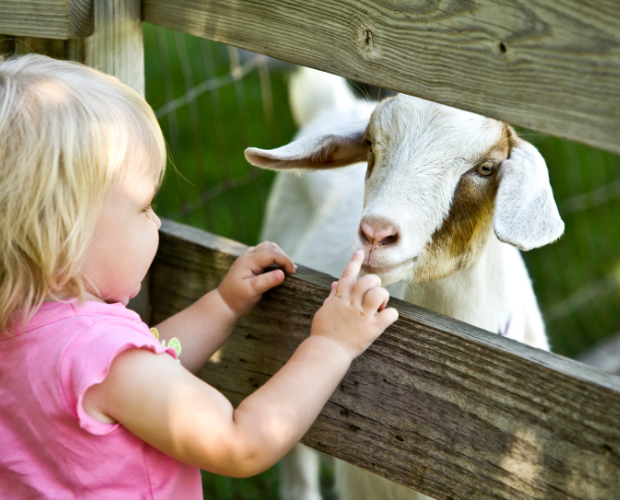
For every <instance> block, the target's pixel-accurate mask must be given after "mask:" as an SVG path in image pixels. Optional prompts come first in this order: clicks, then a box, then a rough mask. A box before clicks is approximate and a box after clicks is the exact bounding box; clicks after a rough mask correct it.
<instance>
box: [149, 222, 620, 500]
mask: <svg viewBox="0 0 620 500" xmlns="http://www.w3.org/2000/svg"><path fill="white" fill-rule="evenodd" d="M244 248H245V247H244V246H243V245H241V244H239V243H235V242H231V241H229V240H224V239H222V238H218V237H217V236H213V235H209V234H207V233H204V232H202V231H199V230H197V229H193V228H189V227H187V226H182V225H179V224H176V223H172V222H169V221H164V223H163V225H162V230H161V244H160V249H159V252H158V254H157V257H156V259H155V262H154V264H153V267H152V269H151V304H152V307H153V321H154V322H158V321H161V320H163V319H164V318H165V317H167V316H168V315H170V314H173V313H174V312H176V311H178V310H180V309H182V308H184V307H186V306H187V305H189V304H190V303H192V302H193V301H194V300H196V299H197V298H198V297H200V296H201V295H202V294H203V293H205V292H207V291H208V290H210V289H213V288H214V287H216V286H217V284H218V283H219V281H220V279H221V278H222V276H223V275H224V274H225V272H226V270H227V269H228V267H229V266H230V264H231V263H232V262H233V260H234V258H235V256H237V255H239V254H240V253H241V252H243V250H244ZM331 281H332V279H331V278H330V277H328V276H326V275H323V274H321V273H317V272H314V271H312V270H309V269H304V268H301V267H300V270H299V271H298V273H297V274H296V275H295V276H290V277H288V278H287V279H286V281H285V283H284V284H283V285H282V286H280V287H279V288H277V289H275V290H273V291H272V292H270V293H267V294H265V297H264V299H263V300H262V301H261V302H260V303H259V305H258V306H257V307H255V310H254V311H253V312H252V314H250V315H249V316H247V317H246V318H244V319H242V321H241V322H240V324H239V326H238V327H237V329H236V330H235V333H234V334H233V336H232V337H231V339H230V340H229V341H228V342H227V343H226V345H225V346H224V348H223V349H222V350H221V351H220V352H218V353H217V355H216V356H215V357H214V358H213V359H212V360H211V361H210V362H209V363H208V364H207V365H206V366H205V367H204V368H203V369H202V370H201V371H200V373H199V376H200V377H202V378H203V379H204V380H206V381H207V382H209V383H211V384H213V385H214V386H216V387H218V388H219V389H220V390H222V391H223V392H224V393H225V394H227V395H228V396H229V397H230V398H231V400H232V401H233V402H235V403H238V402H239V401H240V400H241V399H242V398H243V397H244V396H246V395H248V394H250V393H251V392H252V391H253V390H255V389H256V388H257V387H259V386H260V385H261V384H262V383H264V382H265V381H266V380H267V379H268V378H269V377H270V376H271V375H272V374H273V373H275V371H276V370H278V369H279V368H280V367H281V366H282V364H283V363H284V362H285V361H286V360H287V359H288V358H289V356H290V355H291V353H292V352H293V350H294V349H295V347H296V346H297V345H298V344H299V342H300V341H301V340H302V339H303V338H305V336H306V335H308V332H309V330H310V323H311V319H312V316H313V314H314V312H315V311H316V310H317V309H318V307H319V306H320V305H321V304H322V301H323V300H324V298H325V297H326V296H327V294H328V291H329V286H330V283H331ZM392 305H394V306H395V307H397V308H398V309H399V311H400V313H401V318H400V320H399V321H398V322H397V323H396V324H395V325H394V326H393V327H392V328H390V329H388V331H386V333H385V334H384V335H383V336H382V337H381V338H380V339H379V340H378V341H377V342H375V343H374V344H373V346H371V348H370V349H369V350H368V351H367V352H366V353H365V354H364V355H363V356H362V357H361V358H360V359H358V360H356V362H355V363H354V364H353V366H352V367H351V370H350V371H349V373H348V375H347V377H346V378H345V379H344V380H343V382H342V384H341V385H340V387H339V389H338V390H337V391H336V392H335V393H334V395H333V396H332V398H331V400H330V402H329V403H328V404H327V406H326V407H325V409H324V410H323V412H322V414H321V416H320V417H319V419H318V420H317V422H316V423H315V424H314V426H313V427H312V429H311V430H310V431H309V432H308V434H307V435H306V436H305V437H304V440H303V441H304V442H305V443H306V444H309V445H310V446H313V447H314V448H317V449H319V450H321V451H324V452H326V453H329V454H331V455H334V456H336V457H338V458H342V459H344V460H347V461H349V462H352V463H354V464H356V465H358V466H361V467H364V468H366V469H368V470H371V471H373V472H375V473H377V474H380V475H382V476H384V477H387V478H389V479H391V480H393V481H397V482H399V483H402V484H406V485H408V486H410V487H412V488H414V489H416V490H418V491H421V492H423V493H426V494H428V495H431V496H432V497H434V498H437V499H439V500H447V499H452V500H457V499H459V500H474V499H475V500H485V499H506V500H513V499H515V500H516V499H519V500H525V499H540V500H543V499H544V500H556V499H558V500H559V499H563V500H568V499H570V500H575V499H583V500H585V499H588V500H594V499H597V500H612V499H617V498H620V425H618V422H620V377H616V376H613V375H606V374H604V373H603V372H602V371H599V370H597V369H594V368H591V367H588V366H586V365H582V364H580V363H578V362H575V361H572V360H569V359H566V358H562V357H560V356H557V355H554V354H550V353H547V352H543V351H539V350H536V349H533V348H530V347H528V346H525V345H522V344H519V343H517V342H514V341H511V340H509V339H506V338H503V337H501V336H497V335H493V334H491V333H488V332H485V331H482V330H479V329H477V328H474V327H472V326H470V325H467V324H465V323H461V322H459V321H456V320H453V319H451V318H447V317H444V316H441V315H439V314H436V313H433V312H430V311H426V310H423V309H421V308H418V307H415V306H413V305H411V304H407V303H405V302H402V301H398V300H393V301H392Z"/></svg>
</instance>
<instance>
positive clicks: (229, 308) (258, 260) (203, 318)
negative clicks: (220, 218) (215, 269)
mask: <svg viewBox="0 0 620 500" xmlns="http://www.w3.org/2000/svg"><path fill="white" fill-rule="evenodd" d="M272 264H276V265H278V266H280V267H281V268H282V269H284V270H285V271H286V272H287V273H293V272H295V268H296V266H295V264H293V261H292V260H291V259H290V258H289V257H288V256H287V255H286V254H285V253H284V252H283V251H282V250H281V249H280V247H278V246H277V245H276V244H275V243H269V242H265V243H261V244H260V245H258V246H256V247H251V248H249V249H248V250H247V251H246V252H245V253H244V254H243V255H241V256H240V257H239V258H238V259H237V260H236V261H235V263H234V264H233V265H232V267H231V268H230V270H229V271H228V273H227V274H226V277H225V278H224V279H223V280H222V283H221V284H220V286H219V287H218V288H216V289H215V290H213V291H211V292H209V293H208V294H206V295H205V296H203V297H202V298H201V299H199V300H198V301H196V302H195V303H194V304H192V305H191V306H190V307H188V308H187V309H184V310H183V311H181V312H179V313H177V314H175V315H174V316H172V317H170V318H168V319H167V320H165V321H163V322H162V323H161V324H159V325H157V330H158V332H159V335H160V338H161V339H162V340H167V341H169V340H170V339H171V338H173V337H177V338H178V339H179V341H180V342H181V347H182V349H183V354H182V355H181V357H180V359H181V363H182V364H183V366H184V367H185V368H187V369H188V370H190V371H191V372H195V371H197V370H198V369H199V368H201V367H202V366H203V365H204V364H205V363H206V362H207V360H208V359H209V358H210V357H211V356H212V355H213V354H214V353H215V351H217V350H218V349H219V348H220V346H221V345H222V344H223V343H224V342H225V341H226V339H227V338H228V336H229V335H230V334H231V332H232V331H233V328H234V327H235V325H236V324H237V321H239V318H240V317H241V316H243V315H245V314H247V313H249V312H250V310H251V309H252V307H253V306H254V305H255V304H256V303H257V302H258V301H259V300H260V298H261V297H262V295H263V293H265V292H266V291H267V290H269V289H270V288H273V287H274V286H277V285H279V284H281V283H282V282H283V281H284V272H283V271H282V270H280V269H277V270H274V271H270V272H267V273H263V271H264V270H265V268H267V267H269V266H271V265H272Z"/></svg>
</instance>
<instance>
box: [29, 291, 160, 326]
mask: <svg viewBox="0 0 620 500" xmlns="http://www.w3.org/2000/svg"><path fill="white" fill-rule="evenodd" d="M65 323H69V324H72V325H74V326H75V325H77V324H79V325H82V326H83V327H93V326H101V327H105V325H108V324H112V325H115V326H117V327H118V326H126V327H128V328H133V329H137V330H139V331H145V332H148V327H147V326H146V324H145V323H143V322H142V320H141V319H140V316H138V314H137V313H135V312H134V311H132V310H130V309H127V308H126V307H125V306H123V304H120V303H116V304H107V303H105V302H90V301H86V302H83V303H81V304H80V303H79V301H78V300H77V299H68V300H62V301H56V302H46V303H44V304H43V305H42V306H41V307H40V308H39V310H38V311H37V312H36V314H35V315H34V316H33V318H32V319H31V320H30V321H29V323H28V326H27V327H26V332H31V331H36V330H41V329H46V328H49V327H52V328H53V327H54V326H56V327H62V325H63V324H65Z"/></svg>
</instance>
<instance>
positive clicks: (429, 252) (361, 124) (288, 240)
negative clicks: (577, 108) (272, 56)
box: [246, 69, 564, 500]
mask: <svg viewBox="0 0 620 500" xmlns="http://www.w3.org/2000/svg"><path fill="white" fill-rule="evenodd" d="M304 81H305V83H303V82H304ZM343 85H344V81H343V80H342V79H340V78H338V77H333V76H330V75H325V74H320V73H318V72H314V71H313V70H308V69H305V70H303V71H302V72H301V73H300V74H299V75H298V76H297V77H296V79H294V80H293V82H292V86H291V92H292V94H291V96H292V105H293V109H295V110H298V111H297V116H298V119H299V120H300V122H301V124H303V125H304V126H303V129H302V130H301V132H300V134H299V138H297V139H296V140H294V141H293V142H292V143H290V144H288V145H286V146H283V147H280V148H277V149H274V150H271V151H266V150H260V149H257V148H248V149H247V150H246V158H247V159H248V161H249V162H250V163H252V164H254V165H257V166H260V167H263V168H269V169H274V170H289V169H294V170H299V169H302V170H316V171H317V172H314V173H310V174H305V175H302V176H299V175H294V174H291V173H281V174H279V176H278V178H277V179H276V181H275V185H274V188H273V191H272V194H271V195H270V199H269V202H268V207H267V213H266V217H265V225H264V229H263V233H262V236H263V237H264V238H266V239H270V240H272V241H276V242H277V243H278V244H280V246H281V247H282V248H283V249H284V251H286V252H288V253H289V255H291V257H292V258H293V259H294V260H296V261H298V262H300V263H302V264H304V265H307V266H310V267H314V268H316V269H318V270H321V271H324V272H327V273H330V274H332V275H334V276H338V275H339V274H340V272H341V271H342V268H343V267H344V264H345V263H346V261H347V259H348V258H349V256H350V254H351V250H352V249H358V248H360V249H363V250H364V251H365V254H366V258H365V261H364V265H363V268H362V273H374V274H378V275H379V276H380V278H381V280H382V283H383V284H384V285H390V284H395V283H399V282H400V283H404V284H405V286H404V298H405V300H408V301H410V302H412V303H415V304H418V305H420V306H422V307H426V308H428V309H431V310H434V311H436V312H439V313H442V314H445V315H447V316H451V317H454V318H457V319H460V320H462V321H466V322H468V323H471V324H473V325H475V326H478V327H480V328H484V329H486V330H489V331H492V332H496V333H498V334H500V335H504V336H507V337H510V338H512V339H515V340H518V341H521V342H525V343H527V344H529V345H532V346H534V347H538V348H541V349H548V343H547V338H546V335H545V331H544V325H543V321H542V317H541V314H540V311H539V308H538V305H537V302H536V298H535V296H534V292H533V289H532V285H531V281H530V279H529V276H528V273H527V270H526V268H525V265H524V263H523V260H522V258H521V255H520V253H519V250H518V249H521V250H529V249H531V248H535V247H539V246H542V245H545V244H547V243H550V242H552V241H554V240H556V239H557V238H559V237H560V236H561V234H562V233H563V231H564V223H563V222H562V220H561V218H560V216H559V213H558V210H557V207H556V204H555V201H554V199H553V193H552V190H551V186H550V183H549V174H548V171H547V168H546V165H545V162H544V160H543V158H542V156H541V155H540V153H539V152H538V151H537V150H536V149H535V148H534V147H533V146H532V145H531V144H529V143H527V142H526V141H524V140H522V139H520V138H519V137H518V136H517V134H516V133H515V132H514V130H513V129H512V128H511V127H510V126H509V125H507V124H506V123H504V122H500V121H497V120H494V119H490V118H486V117H483V116H480V115H477V114H474V113H470V112H466V111H462V110H458V109H454V108H450V107H448V106H444V105H440V104H436V103H433V102H429V101H425V100H423V99H419V98H415V97H411V96H406V95H398V96H396V97H391V98H388V99H385V100H383V101H382V102H380V103H379V104H376V107H374V106H375V105H374V104H372V106H373V107H374V110H373V111H372V114H370V110H369V103H367V102H364V101H361V100H357V99H355V98H354V97H353V95H352V94H351V93H349V95H348V96H347V95H346V93H345V92H343V90H342V89H343ZM319 88H320V89H322V92H323V94H321V91H320V90H317V89H319ZM311 89H314V90H311ZM330 89H331V90H330ZM300 90H303V91H301V92H300ZM313 92H314V94H316V95H319V97H320V99H319V101H320V102H324V103H329V102H332V103H336V104H337V105H332V106H331V107H329V106H328V107H327V108H328V109H325V107H320V106H317V107H316V110H315V112H314V113H309V112H308V110H312V109H313V108H314V106H313V104H312V103H313V101H312V100H313V99H314V97H315V96H314V94H313ZM330 92H331V93H332V95H333V96H340V98H338V97H335V98H334V99H332V100H331V101H330V99H328V98H325V95H328V94H329V93H330ZM338 108H339V109H338ZM304 110H305V111H304ZM368 115H370V116H368ZM360 163H361V165H360ZM364 163H366V164H367V166H366V165H364ZM349 165H355V166H352V167H349ZM344 167H346V168H344ZM328 169H338V170H328ZM364 178H365V179H364ZM402 294H403V289H402V288H401V289H397V290H396V295H402ZM302 450H303V449H301V448H297V449H296V450H295V451H294V453H295V454H297V455H302V456H303V460H304V463H305V464H306V465H301V464H300V463H299V462H297V463H293V464H292V465H291V463H290V462H289V463H288V464H285V466H284V470H285V471H286V470H289V472H290V471H295V470H297V475H293V476H292V477H289V478H288V480H285V481H284V486H283V490H282V497H283V498H291V499H292V498H296V499H303V500H311V499H312V500H316V499H320V493H319V491H318V482H317V481H316V480H313V479H312V478H311V477H310V476H309V473H308V471H310V472H311V473H312V474H313V473H314V470H316V468H317V467H316V461H314V462H313V461H312V460H311V459H310V458H309V454H308V452H307V451H302ZM304 467H305V468H306V475H304V474H303V470H304ZM299 472H302V473H301V474H299ZM285 479H286V478H285ZM336 485H337V489H338V491H339V493H340V498H341V500H363V499H368V500H379V499H381V500H397V499H398V500H400V499H403V500H405V499H407V500H412V499H421V498H427V497H424V496H423V495H419V494H416V493H415V492H413V491H412V490H409V489H407V488H404V487H403V486H400V485H397V484H395V483H391V482H389V481H386V480H384V479H382V478H380V477H378V476H375V475H373V474H371V473H368V472H365V471H363V470H361V469H358V468H356V467H353V466H351V465H349V464H346V463H344V462H341V461H337V462H336ZM286 489H289V491H288V492H287V491H286Z"/></svg>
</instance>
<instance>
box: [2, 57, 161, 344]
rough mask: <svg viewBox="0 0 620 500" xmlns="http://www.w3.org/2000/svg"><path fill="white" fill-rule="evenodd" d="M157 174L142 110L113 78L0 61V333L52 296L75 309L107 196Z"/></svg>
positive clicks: (155, 141)
mask: <svg viewBox="0 0 620 500" xmlns="http://www.w3.org/2000/svg"><path fill="white" fill-rule="evenodd" d="M165 164H166V150H165V145H164V139H163V136H162V133H161V129H160V127H159V125H158V123H157V119H156V118H155V115H154V113H153V111H152V109H151V108H150V107H149V105H148V104H147V103H146V101H145V100H144V99H142V98H141V97H140V96H139V95H138V94H137V93H136V92H135V91H133V90H132V89H130V88H129V87H127V86H126V85H123V84H122V83H121V82H120V81H119V80H117V79H116V78H114V77H111V76H108V75H105V74H103V73H101V72H99V71H96V70H94V69H91V68H88V67H86V66H83V65H81V64H77V63H72V62H67V61H57V60H54V59H50V58H48V57H44V56H40V55H27V56H23V57H17V58H11V59H6V60H3V59H1V58H0V333H1V332H7V331H9V329H11V328H12V327H13V325H14V324H15V322H16V321H17V319H18V318H21V319H22V320H23V325H25V324H26V322H27V321H28V320H29V319H30V318H31V317H32V315H33V314H34V313H35V312H36V310H37V309H38V308H39V307H40V305H41V304H42V303H43V301H44V300H45V298H46V297H47V296H54V294H55V293H57V292H59V291H63V292H69V293H70V294H71V295H72V296H77V297H79V298H80V299H83V293H84V283H83V280H82V277H81V276H80V268H81V264H82V260H83V256H84V252H85V250H86V248H87V247H88V244H89V242H90V240H91V238H92V235H93V231H94V227H95V223H96V221H97V219H98V217H99V215H100V213H101V210H102V207H103V203H104V200H105V197H106V195H107V193H108V190H109V188H110V186H111V185H112V183H113V182H114V181H115V180H116V179H118V178H119V176H122V175H126V174H129V173H132V172H136V169H140V168H141V169H159V173H160V180H161V176H163V172H164V168H165ZM149 171H152V170H149ZM119 258H122V257H121V256H119Z"/></svg>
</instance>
